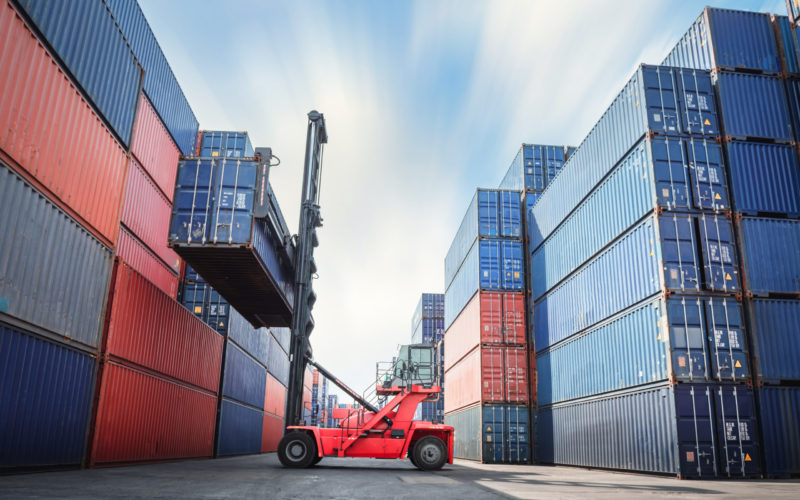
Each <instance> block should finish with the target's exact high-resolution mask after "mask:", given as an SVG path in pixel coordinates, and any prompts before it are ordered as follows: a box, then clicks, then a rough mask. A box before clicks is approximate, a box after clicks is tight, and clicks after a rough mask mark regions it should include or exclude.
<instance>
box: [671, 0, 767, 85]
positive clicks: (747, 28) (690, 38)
mask: <svg viewBox="0 0 800 500" xmlns="http://www.w3.org/2000/svg"><path fill="white" fill-rule="evenodd" d="M661 64H666V65H669V66H682V67H685V68H695V69H706V70H712V69H723V70H742V69H743V70H751V71H759V72H763V73H766V74H775V75H777V74H779V73H780V72H781V65H780V60H779V57H778V47H777V44H776V42H775V34H774V32H773V30H772V25H771V22H770V17H769V14H764V13H761V12H750V11H738V10H729V9H718V8H712V7H706V8H705V9H704V10H703V13H702V14H700V17H699V18H697V21H695V22H694V23H693V24H692V25H691V26H690V27H689V31H687V32H686V34H684V35H683V37H681V39H680V40H679V41H678V43H677V44H676V45H675V47H674V48H673V49H672V50H671V51H670V53H669V55H667V57H666V59H664V61H663V62H662V63H661Z"/></svg>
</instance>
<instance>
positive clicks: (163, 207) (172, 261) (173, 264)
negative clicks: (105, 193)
mask: <svg viewBox="0 0 800 500" xmlns="http://www.w3.org/2000/svg"><path fill="white" fill-rule="evenodd" d="M171 214H172V204H171V203H170V201H169V199H168V198H167V197H166V196H164V195H163V194H162V193H161V191H160V190H159V189H158V186H156V184H155V183H154V182H153V181H152V180H151V179H150V177H148V175H147V174H146V173H145V171H144V169H143V168H142V167H141V165H139V163H138V162H137V161H136V160H134V159H131V165H130V168H129V169H128V180H127V183H126V186H125V198H124V201H123V205H122V224H124V225H125V227H127V228H128V229H130V230H131V232H132V233H133V234H135V235H136V237H137V238H139V240H141V241H142V243H144V244H145V245H146V246H147V248H149V249H150V250H152V251H153V253H155V254H156V255H158V257H159V258H160V259H161V260H162V261H163V262H164V263H165V264H166V265H167V266H168V267H169V268H170V269H171V270H172V272H173V273H175V274H177V273H178V271H180V257H178V254H176V253H175V251H174V250H172V249H171V248H168V247H167V235H168V234H169V219H170V215H171Z"/></svg>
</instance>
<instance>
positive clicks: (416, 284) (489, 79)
mask: <svg viewBox="0 0 800 500" xmlns="http://www.w3.org/2000/svg"><path fill="white" fill-rule="evenodd" d="M140 3H141V5H142V9H143V10H144V13H145V15H146V16H147V18H148V20H149V22H150V24H151V26H152V28H153V31H154V32H155V34H156V37H157V38H158V40H159V42H160V44H161V46H162V49H163V50H164V52H165V54H166V56H167V59H168V60H169V61H170V64H171V66H172V69H173V71H174V72H175V74H176V76H177V78H178V81H179V82H180V84H181V86H182V87H183V89H184V92H185V93H186V95H187V98H188V99H189V102H190V104H191V105H192V107H193V109H194V112H195V114H196V115H197V117H198V120H199V121H200V126H201V128H205V129H226V130H247V131H249V132H250V134H251V136H252V138H253V140H254V142H255V144H256V145H257V146H271V147H272V148H273V150H274V152H275V153H276V154H277V155H278V156H279V157H280V158H281V160H282V164H281V166H280V167H278V168H276V169H274V171H273V172H272V174H271V182H272V184H273V186H274V188H275V191H276V193H277V196H278V199H279V200H280V202H281V205H282V207H283V210H284V214H285V215H286V217H287V220H288V221H289V225H290V227H291V228H293V230H295V231H296V227H297V216H298V207H299V194H300V183H301V180H302V179H301V174H302V171H301V168H302V162H303V145H304V142H305V127H306V113H307V112H308V111H310V110H311V109H318V110H319V111H322V112H323V113H325V117H326V121H327V125H328V133H329V137H330V140H329V144H328V146H327V148H326V151H325V159H324V166H323V188H322V201H321V206H322V215H323V218H324V220H325V222H324V227H323V228H322V230H321V231H320V237H321V245H320V247H319V248H318V249H317V254H316V255H317V262H318V266H319V269H320V271H319V279H318V280H317V281H316V282H315V285H314V286H315V289H316V290H317V293H318V296H319V300H318V301H317V305H316V306H315V310H314V315H315V319H316V324H317V327H316V329H315V330H314V334H313V336H312V344H313V346H314V349H315V357H316V358H317V360H318V361H319V362H320V363H322V364H323V365H324V366H326V367H328V368H329V369H331V370H332V371H333V372H334V373H336V374H337V375H339V376H340V377H341V378H342V379H343V380H345V381H347V382H349V383H351V384H352V385H353V386H354V387H355V388H358V389H362V388H364V387H366V385H367V383H368V381H369V380H371V377H373V376H374V367H375V362H376V361H380V360H388V359H390V358H391V356H392V354H393V353H394V352H395V351H396V346H397V345H398V344H400V343H406V342H408V341H409V338H410V334H411V328H410V322H411V315H412V312H413V309H414V306H415V305H416V302H417V300H418V299H419V294H420V293H421V292H423V291H432V292H435V291H443V287H444V256H445V254H446V253H447V249H448V248H449V245H450V242H451V240H452V238H453V235H454V234H455V232H456V229H457V228H458V224H459V223H460V221H461V218H462V216H463V214H464V211H465V210H466V208H467V204H468V203H469V201H470V199H471V197H472V194H473V193H474V190H475V188H476V187H479V186H480V187H496V186H497V184H498V183H499V182H500V180H501V179H502V177H503V174H504V173H505V170H506V169H507V168H508V166H509V164H510V163H511V160H512V159H513V158H514V155H515V153H516V150H517V148H518V147H519V145H520V144H521V143H522V142H530V143H544V144H571V145H577V144H579V143H580V141H581V139H582V138H583V136H584V135H585V134H586V133H587V132H588V131H589V130H590V129H591V127H592V126H593V125H594V123H595V121H596V120H597V119H598V118H599V117H600V115H601V114H602V112H603V111H604V110H605V108H606V107H607V106H608V104H609V103H610V102H611V100H612V98H613V96H614V95H615V94H616V93H617V92H618V91H619V90H620V89H621V88H622V86H623V85H624V83H625V82H626V81H627V79H628V78H629V77H630V75H631V74H632V73H633V71H634V69H635V67H636V66H637V65H638V64H639V63H641V62H647V63H658V62H660V61H661V60H662V59H663V57H664V56H665V55H666V53H667V52H668V50H669V48H670V47H672V46H673V45H674V44H675V42H676V41H677V40H678V38H679V37H680V36H681V35H682V34H683V33H684V32H685V31H686V29H687V28H688V27H689V25H690V24H691V23H692V22H693V21H694V20H695V19H696V18H697V17H698V15H699V14H700V12H701V10H702V7H703V6H704V5H706V4H709V5H714V6H725V7H730V8H741V9H748V10H759V11H765V12H775V13H780V14H783V15H785V14H786V6H785V3H784V0H768V1H759V0H755V1H733V0H731V1H711V0H707V1H705V2H697V1H690V0H671V1H667V0H663V1H649V2H648V1H642V0H614V1H611V0H572V1H569V2H559V1H528V2H513V1H505V0H504V1H495V2H477V1H471V0H462V1H452V2H451V1H421V2H367V1H330V2H320V1H293V2H280V3H272V2H263V1H243V0H236V1H228V2H224V4H223V3H222V2H219V3H212V2H208V1H196V0H192V1H182V0H181V1H177V0H170V1H169V2H164V1H161V0H140Z"/></svg>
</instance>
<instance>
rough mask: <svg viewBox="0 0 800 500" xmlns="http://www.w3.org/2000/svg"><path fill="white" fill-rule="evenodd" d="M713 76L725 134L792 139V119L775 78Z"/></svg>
mask: <svg viewBox="0 0 800 500" xmlns="http://www.w3.org/2000/svg"><path fill="white" fill-rule="evenodd" d="M713 79H714V85H715V88H716V90H717V95H718V96H719V107H720V115H721V116H722V125H723V127H722V128H723V132H724V133H725V136H726V137H728V138H733V139H739V140H753V139H773V140H775V141H778V142H784V143H788V142H791V141H792V139H793V135H792V119H791V117H790V116H789V107H788V104H787V100H786V93H785V90H784V86H783V81H782V80H781V79H780V78H779V77H777V76H767V75H753V74H750V73H728V72H720V73H717V74H715V75H714V77H713Z"/></svg>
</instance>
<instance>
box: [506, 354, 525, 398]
mask: <svg viewBox="0 0 800 500" xmlns="http://www.w3.org/2000/svg"><path fill="white" fill-rule="evenodd" d="M503 365H504V366H503V368H504V369H505V380H506V394H505V400H506V402H508V403H512V404H527V402H528V384H529V379H528V348H527V347H506V348H505V353H504V356H503Z"/></svg>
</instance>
